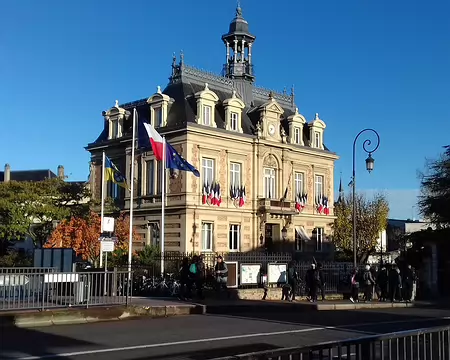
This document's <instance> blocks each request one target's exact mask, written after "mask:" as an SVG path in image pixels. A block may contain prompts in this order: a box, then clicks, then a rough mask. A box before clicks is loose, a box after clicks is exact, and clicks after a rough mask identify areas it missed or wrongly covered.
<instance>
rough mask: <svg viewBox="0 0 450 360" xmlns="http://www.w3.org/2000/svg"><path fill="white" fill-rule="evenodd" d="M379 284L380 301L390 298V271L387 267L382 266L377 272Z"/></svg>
mask: <svg viewBox="0 0 450 360" xmlns="http://www.w3.org/2000/svg"><path fill="white" fill-rule="evenodd" d="M376 281H377V286H378V287H379V289H380V294H379V297H378V300H379V301H386V300H387V298H388V272H387V270H386V267H384V266H383V267H382V268H381V270H380V271H379V272H378V274H377V280H376Z"/></svg>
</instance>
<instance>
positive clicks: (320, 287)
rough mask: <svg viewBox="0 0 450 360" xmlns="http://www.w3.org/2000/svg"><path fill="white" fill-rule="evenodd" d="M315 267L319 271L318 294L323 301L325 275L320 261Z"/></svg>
mask: <svg viewBox="0 0 450 360" xmlns="http://www.w3.org/2000/svg"><path fill="white" fill-rule="evenodd" d="M317 269H318V271H319V290H320V295H322V301H325V277H324V275H323V265H322V264H321V263H319V264H317Z"/></svg>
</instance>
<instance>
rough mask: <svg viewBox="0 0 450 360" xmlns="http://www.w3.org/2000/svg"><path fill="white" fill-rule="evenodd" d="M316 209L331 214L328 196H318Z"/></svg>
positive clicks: (320, 212) (321, 212)
mask: <svg viewBox="0 0 450 360" xmlns="http://www.w3.org/2000/svg"><path fill="white" fill-rule="evenodd" d="M316 209H317V212H318V213H319V214H324V215H330V205H329V201H328V198H327V197H326V196H319V197H317V199H316Z"/></svg>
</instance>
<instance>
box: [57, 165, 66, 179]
mask: <svg viewBox="0 0 450 360" xmlns="http://www.w3.org/2000/svg"><path fill="white" fill-rule="evenodd" d="M58 177H59V178H60V179H61V180H64V179H65V176H64V166H62V165H59V166H58Z"/></svg>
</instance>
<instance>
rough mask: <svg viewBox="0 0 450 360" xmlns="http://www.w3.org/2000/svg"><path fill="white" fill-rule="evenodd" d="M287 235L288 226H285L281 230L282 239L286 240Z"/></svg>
mask: <svg viewBox="0 0 450 360" xmlns="http://www.w3.org/2000/svg"><path fill="white" fill-rule="evenodd" d="M287 233H288V231H287V229H286V226H283V228H282V229H281V237H282V238H283V240H286V238H287Z"/></svg>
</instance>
